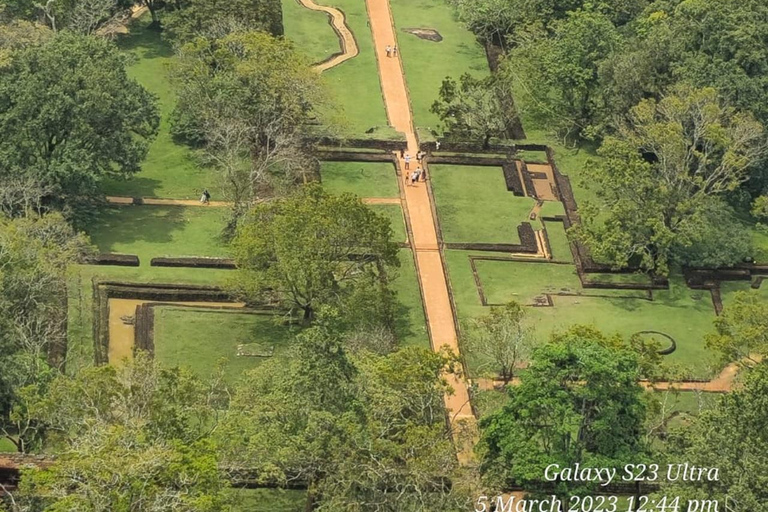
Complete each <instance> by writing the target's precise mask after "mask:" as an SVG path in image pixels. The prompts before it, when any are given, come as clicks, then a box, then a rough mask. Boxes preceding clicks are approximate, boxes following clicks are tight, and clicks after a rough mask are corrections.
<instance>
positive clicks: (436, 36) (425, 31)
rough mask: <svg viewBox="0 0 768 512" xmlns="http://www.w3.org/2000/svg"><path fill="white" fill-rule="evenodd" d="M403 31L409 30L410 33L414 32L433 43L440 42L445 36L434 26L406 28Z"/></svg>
mask: <svg viewBox="0 0 768 512" xmlns="http://www.w3.org/2000/svg"><path fill="white" fill-rule="evenodd" d="M403 32H408V33H409V34H413V35H415V36H416V37H418V38H419V39H426V40H427V41H432V42H433V43H439V42H440V41H442V40H443V36H441V35H440V32H438V31H437V30H435V29H433V28H404V29H403Z"/></svg>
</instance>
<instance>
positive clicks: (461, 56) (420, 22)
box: [390, 0, 490, 129]
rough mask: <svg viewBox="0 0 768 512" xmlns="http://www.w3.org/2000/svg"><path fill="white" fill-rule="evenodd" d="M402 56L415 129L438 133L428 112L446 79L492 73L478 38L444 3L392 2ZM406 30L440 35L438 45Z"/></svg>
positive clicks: (431, 0) (424, 0)
mask: <svg viewBox="0 0 768 512" xmlns="http://www.w3.org/2000/svg"><path fill="white" fill-rule="evenodd" d="M390 3H391V5H392V14H393V16H394V21H395V27H396V28H397V39H398V45H399V50H400V55H401V56H402V59H403V65H404V67H405V75H406V80H407V83H408V90H409V92H410V97H411V108H412V109H413V117H414V120H413V123H414V126H418V127H425V128H432V129H437V128H438V124H439V120H438V118H437V116H436V115H435V114H433V113H432V112H430V111H429V109H430V107H431V106H432V103H434V101H435V100H436V99H437V96H438V93H439V91H440V86H441V84H442V83H443V80H444V79H445V77H446V76H452V77H454V78H459V76H461V75H462V74H464V73H472V74H473V75H476V76H485V75H488V74H489V73H490V71H489V68H488V61H487V59H486V57H485V50H484V49H483V47H482V46H481V45H480V44H479V43H478V42H477V40H476V39H475V36H474V35H473V34H472V33H471V32H469V31H468V30H467V29H466V28H464V26H463V25H462V24H461V23H460V22H459V21H457V20H456V19H455V17H454V12H453V9H452V8H451V7H450V6H449V5H448V4H447V3H446V2H445V0H391V2H390ZM406 28H431V29H435V30H437V31H438V32H440V35H442V36H443V40H442V41H440V42H439V43H435V42H432V41H428V40H425V39H420V38H418V37H416V36H415V35H413V34H410V33H407V32H403V29H406Z"/></svg>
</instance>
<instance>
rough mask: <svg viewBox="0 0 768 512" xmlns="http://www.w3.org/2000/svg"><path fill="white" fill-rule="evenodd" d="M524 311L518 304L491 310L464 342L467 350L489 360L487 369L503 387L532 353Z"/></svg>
mask: <svg viewBox="0 0 768 512" xmlns="http://www.w3.org/2000/svg"><path fill="white" fill-rule="evenodd" d="M524 321H525V310H524V309H523V307H522V306H521V305H520V304H518V303H517V302H514V301H513V302H509V303H507V304H505V305H504V306H500V307H498V306H493V307H491V311H490V313H488V314H487V315H484V316H481V317H480V318H477V319H475V320H474V321H473V322H472V326H471V327H472V329H468V332H469V334H468V336H467V339H466V340H465V341H464V343H463V344H464V345H465V350H466V352H468V353H471V354H478V355H482V356H485V357H488V358H489V359H490V362H489V363H488V365H487V366H490V367H491V368H492V369H493V370H494V376H496V375H498V376H499V377H500V378H501V379H502V380H503V381H504V384H508V383H509V381H510V380H512V377H514V375H515V372H516V371H517V368H518V367H520V365H522V364H525V363H527V362H528V359H529V358H530V354H531V351H532V350H533V345H534V342H533V338H532V336H531V332H530V328H528V327H526V326H525V325H524V324H523V322H524Z"/></svg>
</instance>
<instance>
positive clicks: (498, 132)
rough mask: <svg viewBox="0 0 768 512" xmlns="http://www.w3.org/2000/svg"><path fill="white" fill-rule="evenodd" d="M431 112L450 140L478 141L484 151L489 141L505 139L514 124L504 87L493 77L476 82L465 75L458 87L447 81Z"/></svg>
mask: <svg viewBox="0 0 768 512" xmlns="http://www.w3.org/2000/svg"><path fill="white" fill-rule="evenodd" d="M431 110H432V112H434V113H435V114H437V115H438V116H440V119H441V121H442V122H443V125H444V126H443V129H444V130H445V132H446V134H447V135H448V136H449V137H450V138H454V139H458V140H462V141H466V140H468V139H469V140H478V141H482V143H483V147H484V148H487V147H488V144H489V143H490V140H491V137H506V136H507V133H508V131H509V129H510V128H511V127H512V125H513V123H514V122H515V121H516V120H517V114H516V113H515V105H514V102H513V101H512V93H511V91H510V90H509V89H508V84H506V83H505V81H504V80H500V79H499V78H498V77H496V76H490V77H486V78H483V79H480V78H474V77H473V76H472V75H470V74H468V73H467V74H464V75H462V76H461V78H460V79H459V81H458V83H457V82H456V80H454V79H453V78H451V77H447V78H446V79H445V80H443V85H442V86H441V87H440V97H439V99H438V100H436V101H435V102H434V103H433V104H432V109H431Z"/></svg>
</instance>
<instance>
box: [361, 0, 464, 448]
mask: <svg viewBox="0 0 768 512" xmlns="http://www.w3.org/2000/svg"><path fill="white" fill-rule="evenodd" d="M366 3H367V7H368V16H369V18H370V24H371V31H372V32H373V40H374V45H375V47H376V56H377V59H378V64H379V74H380V76H381V86H382V90H383V93H384V102H385V104H386V107H387V116H388V118H389V123H390V124H391V125H392V126H393V127H394V128H395V129H396V130H398V131H401V132H404V133H405V135H406V139H407V141H408V153H409V154H410V155H411V156H412V157H413V156H415V155H416V152H417V151H418V149H419V148H418V144H417V142H416V135H415V133H414V129H413V124H412V122H411V110H410V104H409V100H408V93H407V90H406V85H405V77H404V76H403V71H402V68H401V66H400V59H399V57H387V54H386V46H387V45H394V44H397V41H396V39H395V33H394V28H393V24H392V15H391V13H390V9H389V2H388V0H366ZM398 157H399V155H398ZM411 165H412V166H415V165H416V162H415V158H413V161H412V162H411ZM400 168H401V169H404V168H405V165H404V162H403V161H402V160H401V161H400ZM412 169H413V167H412ZM404 190H405V192H404V196H405V204H406V207H407V210H408V217H409V220H410V225H411V230H412V231H413V236H412V240H411V244H412V247H413V250H414V253H415V255H416V265H417V272H418V275H419V283H420V285H421V289H422V293H423V296H424V309H425V312H426V315H427V324H428V326H429V332H430V335H431V338H432V346H433V348H434V349H435V350H439V349H440V348H441V347H443V346H446V345H447V346H448V347H449V348H450V349H451V350H453V351H454V352H455V353H457V354H458V352H459V346H458V341H457V335H456V329H455V324H454V317H453V309H452V308H451V301H450V298H449V296H448V284H447V282H446V277H445V272H444V267H443V260H442V256H441V254H440V250H439V247H438V243H437V229H436V226H435V223H434V220H433V218H432V209H431V205H430V199H429V194H428V193H427V184H426V183H418V184H417V185H416V186H406V187H404ZM447 378H448V380H449V383H450V384H451V386H452V387H453V388H454V393H453V394H452V395H447V396H446V397H445V404H446V407H447V409H448V410H449V414H450V419H451V423H452V425H453V426H454V427H455V428H456V429H463V428H465V427H466V426H469V428H470V429H471V428H472V425H473V422H474V416H473V415H472V411H471V408H470V404H469V393H468V390H467V385H466V383H465V382H464V380H463V379H460V378H457V377H455V376H453V375H447ZM466 424H468V425H466ZM469 456H470V453H469V452H467V451H465V450H464V449H462V448H461V447H459V458H460V459H464V461H466V459H467V458H468V457H469Z"/></svg>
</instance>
